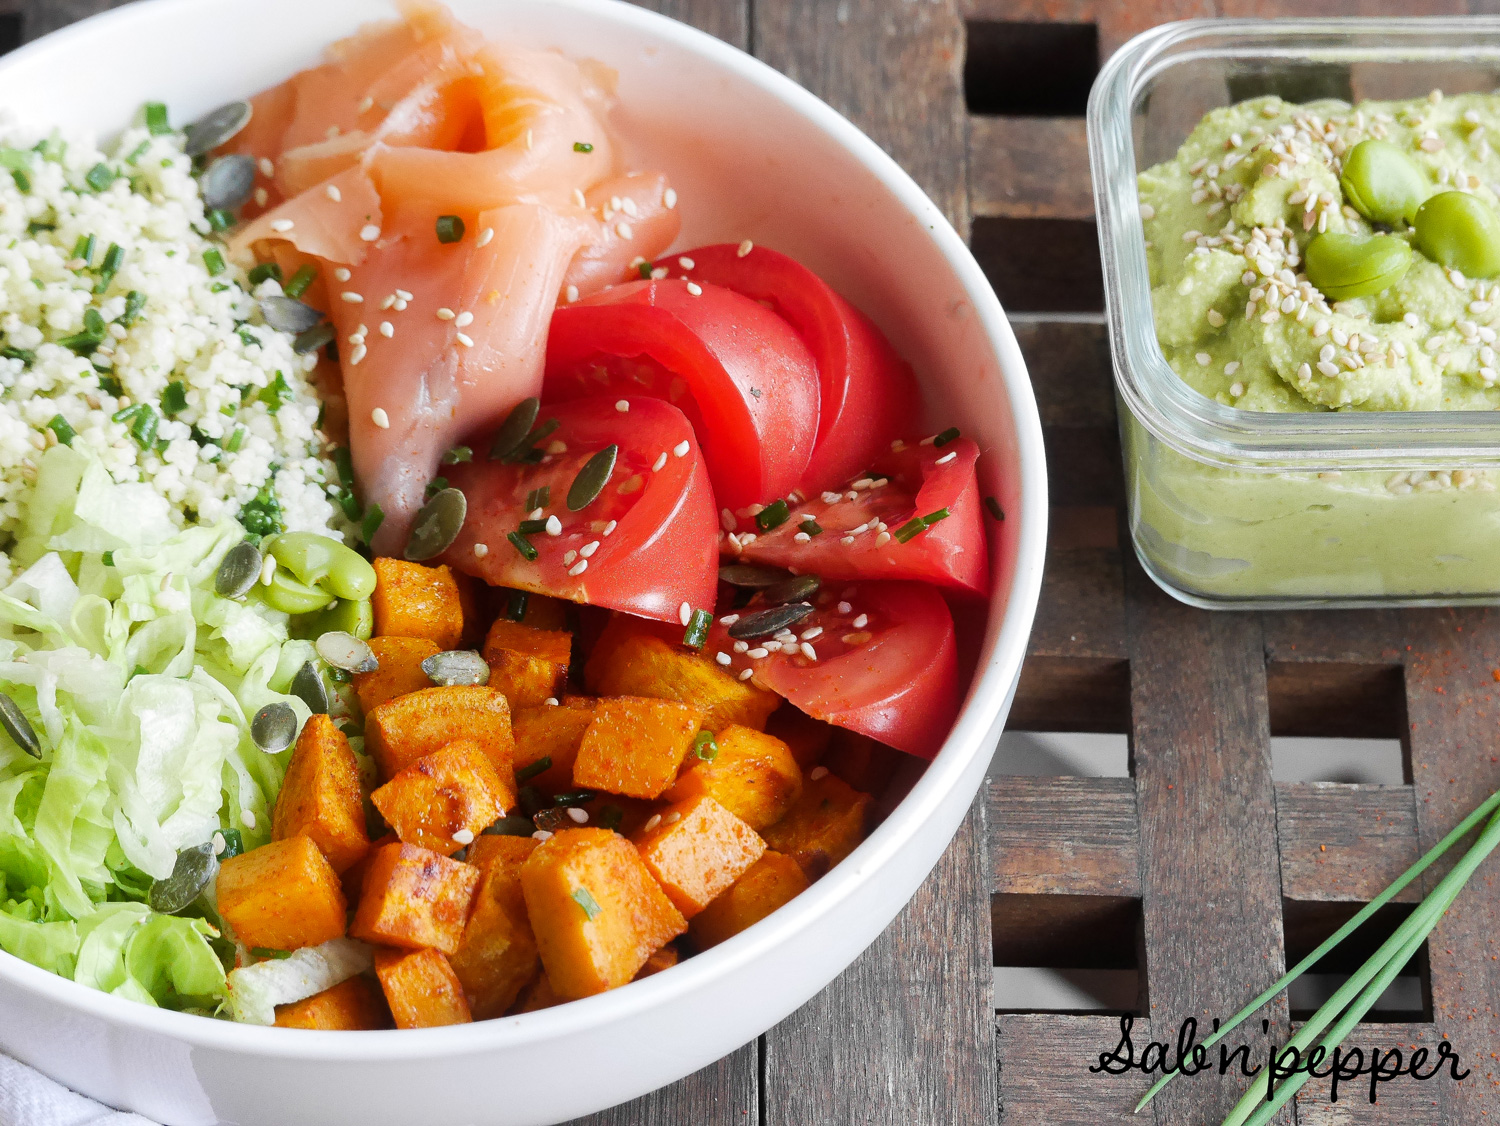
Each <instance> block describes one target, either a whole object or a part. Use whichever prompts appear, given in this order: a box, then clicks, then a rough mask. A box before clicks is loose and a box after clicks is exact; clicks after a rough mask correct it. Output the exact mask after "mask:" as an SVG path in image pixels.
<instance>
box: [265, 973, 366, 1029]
mask: <svg viewBox="0 0 1500 1126" xmlns="http://www.w3.org/2000/svg"><path fill="white" fill-rule="evenodd" d="M276 1026H277V1027H278V1028H318V1029H325V1030H342V1031H349V1032H355V1031H360V1030H368V1029H375V1028H389V1027H390V1026H391V1013H390V1010H389V1009H387V1008H386V1004H385V998H384V997H383V996H382V995H381V992H380V987H379V986H378V985H376V984H375V983H374V982H373V981H371V980H370V979H369V978H367V977H351V978H350V979H349V980H348V981H344V982H340V983H339V984H338V985H335V986H334V987H333V988H332V989H325V990H323V992H321V993H314V994H313V995H312V996H311V997H309V998H307V999H306V1000H304V1001H298V1002H296V1003H295V1004H291V1005H277V1006H276Z"/></svg>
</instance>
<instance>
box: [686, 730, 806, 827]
mask: <svg viewBox="0 0 1500 1126" xmlns="http://www.w3.org/2000/svg"><path fill="white" fill-rule="evenodd" d="M714 742H715V744H717V745H718V748H719V750H718V753H717V754H715V755H714V757H713V759H712V760H711V761H710V760H705V759H703V758H702V757H700V755H697V754H690V755H688V757H687V764H686V766H685V767H684V769H683V771H682V773H681V774H680V775H678V777H677V781H676V783H674V784H673V786H672V788H671V789H670V790H668V791H667V792H666V794H665V797H666V799H667V800H668V801H672V802H678V801H683V800H684V799H686V798H690V797H694V796H696V795H698V794H707V795H708V796H709V797H711V798H713V799H714V801H716V802H718V803H719V804H720V805H722V806H723V807H724V808H725V809H727V810H729V812H730V813H732V814H734V815H735V816H736V817H738V818H739V819H740V820H741V821H744V822H745V823H746V824H747V825H749V826H750V828H752V829H756V830H759V829H764V828H765V827H766V826H767V825H773V824H775V823H776V822H777V821H779V820H781V818H782V817H783V816H784V815H785V814H786V811H787V810H788V809H790V808H791V807H792V803H793V802H795V801H796V800H797V798H798V796H799V795H800V794H801V793H802V771H801V770H799V769H798V768H797V760H796V759H795V758H793V757H792V752H791V750H790V749H789V748H788V747H787V745H786V744H785V743H783V742H782V741H781V740H780V739H778V738H776V737H775V736H774V735H766V734H764V733H763V732H760V731H756V730H755V729H754V728H750V727H741V726H740V725H739V724H733V725H731V726H729V727H726V728H724V730H723V731H720V732H719V733H718V734H717V735H715V736H714ZM710 753H711V752H710Z"/></svg>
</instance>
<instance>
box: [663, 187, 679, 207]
mask: <svg viewBox="0 0 1500 1126" xmlns="http://www.w3.org/2000/svg"><path fill="white" fill-rule="evenodd" d="M661 201H662V203H664V204H666V207H667V210H668V211H671V210H672V208H674V207H676V206H677V189H675V188H668V189H667V190H666V191H664V192H663V193H662V196H661Z"/></svg>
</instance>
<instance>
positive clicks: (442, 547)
mask: <svg viewBox="0 0 1500 1126" xmlns="http://www.w3.org/2000/svg"><path fill="white" fill-rule="evenodd" d="M468 514H469V502H468V499H467V498H466V497H465V496H464V494H463V493H462V492H461V491H459V490H458V489H439V490H438V491H437V492H435V493H433V494H432V499H431V500H429V501H428V502H427V503H426V504H424V505H423V506H422V507H421V508H420V509H419V510H418V511H417V518H416V519H415V520H414V521H412V526H411V537H410V538H409V539H408V540H407V541H406V551H405V553H404V554H405V555H406V558H408V559H410V560H411V561H412V562H414V563H421V562H422V561H423V560H426V559H433V558H435V557H436V556H439V555H441V554H443V552H445V551H447V550H448V548H449V547H451V546H452V544H453V541H454V540H456V539H458V533H459V532H461V531H463V527H464V520H465V518H466V517H467V516H468Z"/></svg>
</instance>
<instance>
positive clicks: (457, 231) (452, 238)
mask: <svg viewBox="0 0 1500 1126" xmlns="http://www.w3.org/2000/svg"><path fill="white" fill-rule="evenodd" d="M463 237H464V221H463V220H462V219H460V218H459V217H458V216H457V215H439V216H438V217H437V240H438V242H444V243H447V242H458V241H459V240H460V239H462V238H463Z"/></svg>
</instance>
